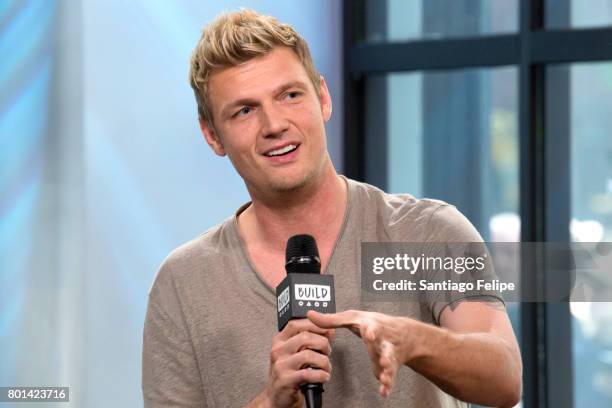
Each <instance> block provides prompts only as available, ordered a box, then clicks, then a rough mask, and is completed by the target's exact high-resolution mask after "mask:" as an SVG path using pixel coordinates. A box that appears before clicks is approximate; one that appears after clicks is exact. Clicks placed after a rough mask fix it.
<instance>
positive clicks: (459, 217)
mask: <svg viewBox="0 0 612 408" xmlns="http://www.w3.org/2000/svg"><path fill="white" fill-rule="evenodd" d="M425 234H426V235H425V239H424V249H425V251H427V252H428V253H430V254H431V253H435V252H438V255H440V256H444V255H445V254H442V253H439V251H443V252H446V251H448V252H451V253H452V252H453V251H459V252H461V251H462V250H465V249H466V248H469V247H471V248H472V249H473V248H476V251H475V252H476V253H474V252H470V253H469V254H470V255H483V252H485V253H486V252H487V250H486V247H485V245H484V243H483V239H482V237H481V236H480V234H479V233H478V231H477V230H476V228H474V226H473V225H472V223H471V222H470V221H469V220H468V219H467V218H466V217H465V216H464V215H463V214H462V213H461V212H460V211H459V210H457V208H456V207H455V206H453V205H449V204H441V205H440V206H439V207H437V208H436V209H434V210H433V212H432V215H431V217H430V219H429V222H428V224H427V228H426V232H425ZM466 244H472V245H466ZM474 244H475V245H474ZM487 255H488V254H487ZM488 258H489V259H488V262H485V265H486V267H485V268H484V269H482V270H476V269H472V270H471V271H470V272H469V273H465V274H463V275H461V276H457V275H453V274H451V275H453V276H451V279H452V280H455V279H456V280H457V281H459V280H460V281H462V282H468V281H469V282H473V283H475V281H476V280H478V279H482V280H485V281H492V280H493V279H495V276H496V275H495V271H494V268H493V263H492V262H491V259H490V255H488ZM434 273H439V272H434ZM442 276H443V275H439V276H438V277H435V278H434V277H433V276H432V275H430V276H429V280H430V281H434V280H441V279H444V278H448V277H449V276H448V275H447V276H444V278H443V277H442ZM464 300H474V301H482V302H485V301H486V302H498V303H501V304H502V305H503V304H504V300H503V298H502V295H501V293H499V291H496V290H488V289H479V290H477V291H466V292H464V293H460V292H456V291H453V292H452V294H451V295H449V296H446V297H443V296H440V295H439V294H438V295H435V296H431V297H429V296H428V297H426V302H427V304H428V307H429V309H430V310H431V312H432V315H433V319H434V321H435V322H436V323H437V324H439V322H440V316H441V314H442V312H443V311H444V309H445V308H446V307H447V306H449V305H451V304H456V303H458V302H461V301H464Z"/></svg>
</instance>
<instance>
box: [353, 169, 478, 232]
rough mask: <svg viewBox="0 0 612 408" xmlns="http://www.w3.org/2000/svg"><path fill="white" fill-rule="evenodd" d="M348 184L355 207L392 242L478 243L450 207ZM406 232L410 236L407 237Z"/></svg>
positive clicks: (365, 185)
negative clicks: (374, 215)
mask: <svg viewBox="0 0 612 408" xmlns="http://www.w3.org/2000/svg"><path fill="white" fill-rule="evenodd" d="M349 182H350V183H351V185H352V188H353V191H355V192H356V194H355V195H356V196H357V197H356V198H357V200H356V201H357V205H358V206H361V207H362V208H363V210H364V219H366V220H370V221H369V222H376V227H377V228H378V229H380V228H384V229H385V230H386V231H387V233H388V234H389V238H391V239H393V240H397V241H401V240H406V239H415V240H419V241H421V240H423V241H446V240H454V241H459V240H464V241H465V242H468V241H469V242H471V241H474V240H480V235H479V234H478V232H476V230H475V228H474V227H473V226H472V224H471V223H470V222H469V221H468V219H467V218H466V217H465V216H464V215H463V214H462V213H461V212H460V211H459V210H458V209H457V208H456V207H455V206H454V205H452V204H449V203H447V202H445V201H442V200H438V199H433V198H417V197H415V196H414V195H412V194H408V193H400V194H398V193H387V192H385V191H383V190H381V189H380V188H378V187H375V186H372V185H370V184H367V183H363V182H358V181H354V180H350V181H349ZM373 214H376V217H373V216H372V215H373ZM407 232H410V236H406V233H407Z"/></svg>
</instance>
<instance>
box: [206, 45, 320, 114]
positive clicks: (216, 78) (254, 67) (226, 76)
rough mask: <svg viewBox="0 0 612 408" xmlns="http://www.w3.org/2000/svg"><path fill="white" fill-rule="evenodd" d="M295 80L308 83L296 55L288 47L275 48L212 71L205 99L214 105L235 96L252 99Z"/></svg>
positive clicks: (235, 97)
mask: <svg viewBox="0 0 612 408" xmlns="http://www.w3.org/2000/svg"><path fill="white" fill-rule="evenodd" d="M298 82H302V83H304V84H305V85H308V83H309V78H308V74H307V73H306V70H305V69H304V67H303V65H302V63H301V62H300V60H299V58H298V57H297V55H296V54H295V53H294V52H293V51H292V50H291V49H290V48H286V47H281V48H275V49H274V50H272V51H270V52H268V53H267V54H264V55H262V56H259V57H255V58H253V59H251V60H248V61H246V62H244V63H242V64H240V65H237V66H234V67H228V68H222V69H220V70H218V71H213V72H212V73H211V76H210V80H209V99H210V100H211V102H213V103H214V104H215V105H219V104H221V105H225V104H226V103H231V102H232V100H235V99H242V98H254V97H257V96H258V95H259V94H265V93H267V92H273V91H275V90H277V89H278V88H279V87H282V86H283V85H284V84H286V83H298ZM218 107H220V106H218ZM220 108H222V107H220Z"/></svg>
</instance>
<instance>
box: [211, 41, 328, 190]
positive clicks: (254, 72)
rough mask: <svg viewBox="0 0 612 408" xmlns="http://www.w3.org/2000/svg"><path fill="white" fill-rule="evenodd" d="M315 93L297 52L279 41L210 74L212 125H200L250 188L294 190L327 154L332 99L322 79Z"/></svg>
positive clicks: (315, 172)
mask: <svg viewBox="0 0 612 408" xmlns="http://www.w3.org/2000/svg"><path fill="white" fill-rule="evenodd" d="M320 93H321V98H320V100H319V98H318V97H317V94H316V92H315V89H314V86H313V84H312V82H311V81H310V79H309V77H308V74H307V73H306V70H305V69H304V67H303V66H302V64H301V62H300V60H299V59H298V57H297V55H296V54H295V53H294V52H293V51H292V50H291V49H289V48H286V47H278V48H275V49H273V50H272V51H270V52H269V53H267V54H265V55H263V56H261V57H257V58H254V59H252V60H249V61H247V62H245V63H243V64H241V65H238V66H236V67H231V68H225V69H223V70H220V71H218V72H214V73H213V74H212V75H211V77H210V80H209V101H210V104H211V107H212V109H211V111H212V116H213V122H214V129H210V128H208V127H207V126H206V125H205V124H202V131H203V132H204V135H205V137H206V140H207V142H208V143H209V145H210V146H211V147H212V148H213V150H214V151H215V153H217V154H218V155H225V154H227V155H228V156H229V158H230V160H231V161H232V164H233V165H234V167H235V168H236V170H237V171H238V173H239V174H240V175H241V176H242V178H243V179H244V180H245V183H246V184H247V187H248V188H249V190H250V191H253V190H254V191H256V192H261V193H266V192H283V191H291V190H295V189H298V188H300V187H302V186H304V185H306V184H307V183H309V182H312V181H313V180H316V177H317V176H319V175H321V174H322V172H323V170H324V167H325V164H326V162H327V161H328V160H329V158H328V154H327V145H326V138H325V127H324V123H325V122H326V121H327V120H329V117H330V116H331V100H330V97H329V92H328V90H327V87H326V85H325V81H323V80H322V81H321V88H320Z"/></svg>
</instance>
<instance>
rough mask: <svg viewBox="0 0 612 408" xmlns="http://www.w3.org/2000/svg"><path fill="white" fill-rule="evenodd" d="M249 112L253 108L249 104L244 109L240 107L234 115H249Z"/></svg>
mask: <svg viewBox="0 0 612 408" xmlns="http://www.w3.org/2000/svg"><path fill="white" fill-rule="evenodd" d="M249 112H251V108H249V107H248V106H245V107H243V108H242V109H240V110H239V111H238V112H236V113H235V114H234V116H244V115H247V114H248V113H249Z"/></svg>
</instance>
